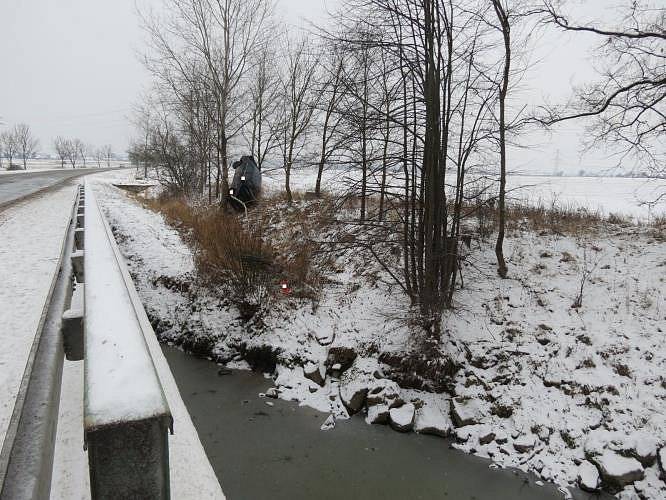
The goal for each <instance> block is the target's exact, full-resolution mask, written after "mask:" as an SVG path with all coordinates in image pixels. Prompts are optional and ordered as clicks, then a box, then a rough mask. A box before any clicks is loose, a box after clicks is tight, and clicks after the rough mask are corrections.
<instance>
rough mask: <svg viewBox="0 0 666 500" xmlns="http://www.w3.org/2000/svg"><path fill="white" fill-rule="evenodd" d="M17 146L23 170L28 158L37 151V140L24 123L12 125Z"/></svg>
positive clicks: (25, 168) (25, 167) (26, 166)
mask: <svg viewBox="0 0 666 500" xmlns="http://www.w3.org/2000/svg"><path fill="white" fill-rule="evenodd" d="M12 134H13V135H14V138H15V141H16V143H17V147H18V154H19V156H20V157H21V159H22V160H23V170H27V168H28V158H32V157H33V156H34V155H35V153H36V152H37V145H38V144H39V140H37V138H36V137H34V136H33V135H32V131H31V130H30V127H29V126H28V125H27V124H25V123H19V124H17V125H15V126H14V130H13V132H12Z"/></svg>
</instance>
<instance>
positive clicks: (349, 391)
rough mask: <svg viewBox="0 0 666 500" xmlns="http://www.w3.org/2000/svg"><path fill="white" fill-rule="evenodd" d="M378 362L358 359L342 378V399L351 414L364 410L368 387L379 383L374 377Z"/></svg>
mask: <svg viewBox="0 0 666 500" xmlns="http://www.w3.org/2000/svg"><path fill="white" fill-rule="evenodd" d="M375 367H376V362H373V361H371V360H369V359H364V358H357V359H356V360H355V361H354V362H353V364H352V365H351V366H350V367H349V368H348V369H347V370H345V371H344V372H343V373H342V375H341V377H340V399H341V400H342V402H343V403H344V405H345V406H346V407H347V409H348V410H349V413H350V414H354V413H357V412H358V411H360V410H361V408H363V405H364V404H365V398H366V395H367V394H368V387H371V386H372V385H373V384H375V383H376V382H377V379H375V377H374V376H373V375H372V373H373V371H374V369H375Z"/></svg>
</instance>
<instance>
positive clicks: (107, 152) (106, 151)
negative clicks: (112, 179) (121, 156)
mask: <svg viewBox="0 0 666 500" xmlns="http://www.w3.org/2000/svg"><path fill="white" fill-rule="evenodd" d="M102 157H103V158H104V160H106V166H107V167H111V160H113V158H114V154H113V148H112V147H111V145H110V144H105V145H104V146H102Z"/></svg>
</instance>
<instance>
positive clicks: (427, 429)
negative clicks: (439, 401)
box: [414, 405, 453, 437]
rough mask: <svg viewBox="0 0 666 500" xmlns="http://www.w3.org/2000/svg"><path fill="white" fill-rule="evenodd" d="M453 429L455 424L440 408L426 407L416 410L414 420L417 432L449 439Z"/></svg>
mask: <svg viewBox="0 0 666 500" xmlns="http://www.w3.org/2000/svg"><path fill="white" fill-rule="evenodd" d="M452 427H453V422H451V417H450V416H449V415H448V414H446V413H445V412H443V411H441V410H440V409H439V408H434V407H433V406H432V405H425V406H422V407H421V408H419V409H418V410H416V418H415V420H414V431H415V432H418V433H420V434H434V435H436V436H441V437H447V436H448V435H449V434H451V429H452Z"/></svg>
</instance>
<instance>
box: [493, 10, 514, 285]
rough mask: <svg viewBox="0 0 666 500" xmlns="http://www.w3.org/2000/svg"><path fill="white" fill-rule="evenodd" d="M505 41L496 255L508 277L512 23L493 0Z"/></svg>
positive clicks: (500, 86) (498, 270)
mask: <svg viewBox="0 0 666 500" xmlns="http://www.w3.org/2000/svg"><path fill="white" fill-rule="evenodd" d="M491 1H492V4H493V8H494V9H495V14H496V15H497V20H498V22H499V26H500V30H501V32H502V39H503V42H504V64H503V69H502V79H501V80H500V85H499V147H500V181H499V196H498V204H497V209H498V212H499V225H498V231H497V241H496V243H495V256H496V258H497V273H498V274H499V275H500V277H501V278H506V276H507V271H508V270H507V267H506V261H505V260H504V231H505V228H506V129H507V125H506V96H507V92H508V89H509V74H510V71H511V24H510V22H509V15H508V13H507V8H506V7H505V6H504V5H503V3H502V0H491Z"/></svg>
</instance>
